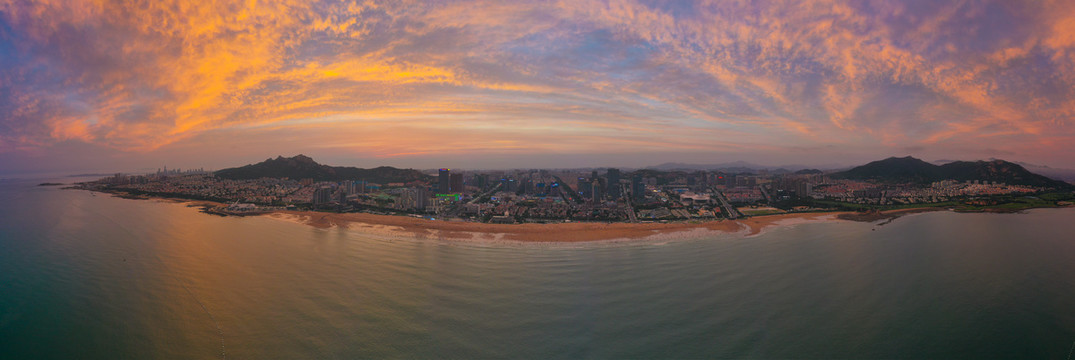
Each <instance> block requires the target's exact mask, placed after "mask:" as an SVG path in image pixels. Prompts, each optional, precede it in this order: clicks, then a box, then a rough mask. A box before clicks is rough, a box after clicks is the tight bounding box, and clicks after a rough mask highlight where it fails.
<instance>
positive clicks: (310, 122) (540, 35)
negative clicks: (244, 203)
mask: <svg viewBox="0 0 1075 360" xmlns="http://www.w3.org/2000/svg"><path fill="white" fill-rule="evenodd" d="M1073 121H1075V1H1070V0H1062V1H1009V0H1002V1H992V2H990V1H966V2H964V1H933V0H927V1H888V2H882V1H849V2H844V1H824V0H821V1H723V0H722V1H696V2H687V1H634V0H629V1H589V0H568V1H551V2H550V1H518V2H507V1H488V2H486V1H407V0H404V1H390V2H375V1H365V2H362V1H359V2H354V1H346V2H340V1H306V0H302V1H253V0H251V1H200V2H198V1H168V0H163V1H162V0H149V1H134V0H120V1H78V0H64V1H32V0H31V1H10V0H0V167H2V169H0V174H3V173H16V172H35V171H67V170H70V171H92V170H100V171H118V170H131V169H141V168H154V169H155V168H157V167H160V166H162V165H167V166H169V167H203V166H204V167H208V168H220V167H227V166H233V165H242V164H246V163H251V162H256V161H261V160H264V159H265V158H268V157H275V156H276V155H284V156H291V155H295V154H299V153H303V154H306V155H309V156H311V157H313V158H314V159H316V160H318V161H321V162H323V163H330V164H334V165H354V166H364V167H370V166H378V165H393V166H403V167H418V168H433V167H441V166H447V167H462V168H506V167H573V166H606V165H611V166H625V167H626V166H644V165H655V164H659V163H662V162H668V161H678V162H692V163H718V162H728V161H735V160H746V161H751V162H756V163H762V164H768V165H782V164H804V165H819V166H820V165H853V164H858V163H862V162H865V161H869V160H876V159H880V158H884V157H888V156H905V155H913V156H916V157H921V158H924V159H927V160H937V159H962V160H974V159H988V158H994V157H995V158H1002V159H1007V160H1014V161H1026V162H1031V163H1036V164H1044V165H1049V166H1054V167H1066V168H1075V124H1073Z"/></svg>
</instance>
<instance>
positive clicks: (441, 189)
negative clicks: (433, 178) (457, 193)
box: [437, 169, 452, 194]
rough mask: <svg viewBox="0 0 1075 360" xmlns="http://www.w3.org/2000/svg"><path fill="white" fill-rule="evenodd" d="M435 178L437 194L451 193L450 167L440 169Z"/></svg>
mask: <svg viewBox="0 0 1075 360" xmlns="http://www.w3.org/2000/svg"><path fill="white" fill-rule="evenodd" d="M438 176H439V177H438V178H437V185H438V186H437V193H438V194H451V193H452V180H451V169H440V172H439V173H438Z"/></svg>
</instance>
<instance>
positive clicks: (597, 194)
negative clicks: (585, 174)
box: [590, 178, 605, 203]
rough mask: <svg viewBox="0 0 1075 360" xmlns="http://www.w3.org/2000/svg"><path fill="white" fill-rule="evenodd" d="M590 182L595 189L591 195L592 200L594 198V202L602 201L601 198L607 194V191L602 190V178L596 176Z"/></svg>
mask: <svg viewBox="0 0 1075 360" xmlns="http://www.w3.org/2000/svg"><path fill="white" fill-rule="evenodd" d="M590 184H591V185H590V188H591V189H593V194H592V196H591V197H590V200H593V202H595V203H596V202H599V201H601V199H602V198H604V196H605V192H604V191H602V187H601V179H599V178H594V179H593V181H592V182H591V183H590Z"/></svg>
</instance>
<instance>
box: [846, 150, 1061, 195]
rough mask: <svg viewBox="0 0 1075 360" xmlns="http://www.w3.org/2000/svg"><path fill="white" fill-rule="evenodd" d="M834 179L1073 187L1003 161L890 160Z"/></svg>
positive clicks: (892, 158)
mask: <svg viewBox="0 0 1075 360" xmlns="http://www.w3.org/2000/svg"><path fill="white" fill-rule="evenodd" d="M831 176H832V177H834V178H838V179H839V178H843V179H853V180H873V181H880V182H912V183H920V184H921V183H930V182H934V181H943V180H956V181H974V180H982V181H995V182H999V183H1005V184H1011V185H1027V186H1037V187H1051V188H1069V187H1071V186H1072V185H1071V184H1068V183H1065V182H1063V181H1060V180H1055V179H1052V178H1049V177H1046V176H1043V175H1040V174H1036V173H1033V172H1030V171H1029V170H1027V169H1026V168H1024V167H1023V166H1021V165H1019V164H1016V163H1012V162H1008V161H1004V160H999V159H992V160H989V161H985V160H979V161H953V162H949V163H945V164H943V165H936V164H932V163H929V162H926V161H923V160H921V159H917V158H914V157H911V156H906V157H890V158H887V159H884V160H877V161H872V162H870V163H867V164H865V165H861V166H856V167H854V168H851V169H849V170H846V171H841V172H837V173H833V174H832V175H831Z"/></svg>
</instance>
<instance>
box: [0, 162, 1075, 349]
mask: <svg viewBox="0 0 1075 360" xmlns="http://www.w3.org/2000/svg"><path fill="white" fill-rule="evenodd" d="M56 180H57V179H2V180H0V358H2V359H357V358H406V359H445V358H460V359H482V358H513V359H563V358H567V359H581V358H632V359H639V358H662V359H667V358H674V359H693V358H697V359H702V358H705V359H712V358H781V359H785V358H804V359H810V358H824V359H831V358H904V359H929V358H935V359H951V358H968V359H971V358H973V359H985V358H989V359H1070V358H1071V352H1072V347H1073V345H1075V208H1067V209H1039V210H1030V211H1025V212H1022V213H1016V214H986V213H976V214H962V213H953V212H933V213H924V214H916V215H910V216H905V217H902V218H899V219H897V220H895V221H892V222H891V223H887V224H884V225H882V224H880V223H861V222H847V221H830V222H816V223H805V224H799V225H789V226H783V227H777V228H772V229H770V230H767V231H765V232H764V233H762V234H760V235H757V236H752V237H748V236H744V235H741V234H723V235H715V236H707V237H699V238H692V239H683V240H663V241H627V242H614V243H609V242H603V243H602V242H598V243H583V244H567V245H557V244H529V243H476V242H459V241H444V240H440V239H436V238H406V237H392V236H387V235H383V234H370V233H365V232H363V231H361V230H355V229H345V228H330V229H318V228H314V227H310V226H306V225H302V224H296V223H291V222H287V221H282V220H278V219H272V218H268V217H243V218H240V217H219V216H213V215H207V214H204V213H200V212H199V211H198V209H196V208H191V207H188V206H186V205H185V204H181V203H170V202H164V201H155V200H129V199H121V198H116V197H112V196H109V195H107V194H102V193H91V192H89V191H83V190H64V189H61V188H60V187H51V186H36V185H37V183H39V182H42V181H56ZM59 180H60V181H62V182H67V183H70V182H71V181H73V180H72V179H70V178H62V179H59Z"/></svg>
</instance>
